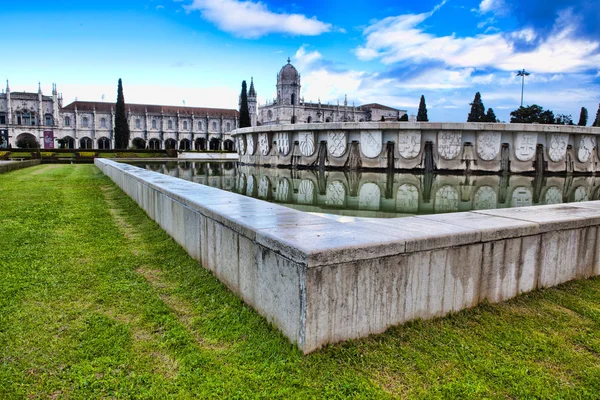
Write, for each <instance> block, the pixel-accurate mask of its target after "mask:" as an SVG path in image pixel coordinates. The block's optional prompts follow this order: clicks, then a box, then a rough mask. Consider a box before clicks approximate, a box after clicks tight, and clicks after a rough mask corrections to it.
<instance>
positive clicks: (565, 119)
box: [554, 114, 575, 125]
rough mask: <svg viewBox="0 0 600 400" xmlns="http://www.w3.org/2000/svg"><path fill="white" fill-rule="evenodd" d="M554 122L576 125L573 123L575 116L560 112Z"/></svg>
mask: <svg viewBox="0 0 600 400" xmlns="http://www.w3.org/2000/svg"><path fill="white" fill-rule="evenodd" d="M554 123H555V124H556V125H575V124H574V123H573V117H571V115H570V114H569V115H567V114H558V115H557V116H556V119H555V120H554Z"/></svg>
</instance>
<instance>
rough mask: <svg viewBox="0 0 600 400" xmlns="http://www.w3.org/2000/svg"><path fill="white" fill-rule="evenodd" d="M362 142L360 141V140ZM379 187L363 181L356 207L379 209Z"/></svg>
mask: <svg viewBox="0 0 600 400" xmlns="http://www.w3.org/2000/svg"><path fill="white" fill-rule="evenodd" d="M361 144H362V142H361ZM380 198H381V189H379V186H377V185H376V184H374V183H365V184H364V185H362V186H361V187H360V192H359V194H358V208H359V209H360V210H371V211H377V210H379V200H380Z"/></svg>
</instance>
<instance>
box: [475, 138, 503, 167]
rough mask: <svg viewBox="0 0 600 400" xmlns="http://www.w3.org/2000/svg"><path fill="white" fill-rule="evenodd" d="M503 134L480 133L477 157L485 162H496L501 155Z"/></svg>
mask: <svg viewBox="0 0 600 400" xmlns="http://www.w3.org/2000/svg"><path fill="white" fill-rule="evenodd" d="M501 142H502V133H500V132H479V133H478V134H477V155H478V156H479V158H481V159H482V160H484V161H491V160H494V159H495V158H496V157H497V156H498V153H500V145H501Z"/></svg>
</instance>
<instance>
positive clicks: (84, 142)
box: [59, 136, 235, 151]
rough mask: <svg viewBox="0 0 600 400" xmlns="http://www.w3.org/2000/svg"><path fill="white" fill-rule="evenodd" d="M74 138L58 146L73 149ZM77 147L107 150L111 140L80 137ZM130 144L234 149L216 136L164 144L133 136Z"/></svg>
mask: <svg viewBox="0 0 600 400" xmlns="http://www.w3.org/2000/svg"><path fill="white" fill-rule="evenodd" d="M75 143H76V142H75V139H74V138H72V137H71V136H65V137H63V138H61V139H59V147H60V148H64V149H75ZM77 144H78V145H79V146H78V148H79V149H94V148H95V149H98V150H108V149H111V148H112V143H111V140H110V139H108V138H106V137H101V138H100V139H98V140H97V141H96V143H95V146H94V141H93V140H92V139H91V138H89V137H82V138H81V139H79V141H78V143H77ZM131 144H132V146H133V147H134V148H136V149H139V150H142V149H150V150H162V149H163V148H164V149H165V150H169V149H172V150H196V151H204V150H213V151H214V150H224V151H235V147H234V142H233V140H230V139H227V140H225V141H222V140H221V139H218V138H212V139H211V140H210V141H208V142H207V140H206V139H204V138H198V139H196V140H195V141H194V142H193V143H192V141H191V140H189V139H182V140H180V141H179V143H177V141H176V140H175V139H167V140H165V141H164V144H163V143H162V141H161V140H159V139H150V140H148V141H146V140H144V139H142V138H134V139H133V140H132V141H131Z"/></svg>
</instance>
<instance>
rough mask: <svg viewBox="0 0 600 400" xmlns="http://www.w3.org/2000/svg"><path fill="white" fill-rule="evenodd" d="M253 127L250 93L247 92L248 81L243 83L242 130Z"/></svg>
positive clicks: (241, 95)
mask: <svg viewBox="0 0 600 400" xmlns="http://www.w3.org/2000/svg"><path fill="white" fill-rule="evenodd" d="M249 126H251V123H250V111H249V110H248V92H247V91H246V81H242V93H241V94H240V128H247V127H249Z"/></svg>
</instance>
